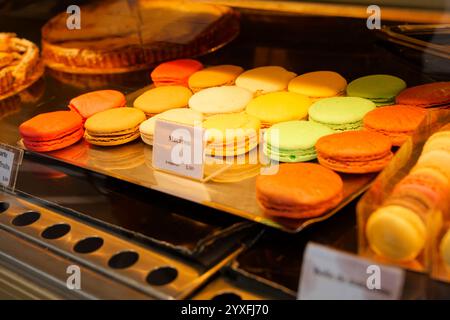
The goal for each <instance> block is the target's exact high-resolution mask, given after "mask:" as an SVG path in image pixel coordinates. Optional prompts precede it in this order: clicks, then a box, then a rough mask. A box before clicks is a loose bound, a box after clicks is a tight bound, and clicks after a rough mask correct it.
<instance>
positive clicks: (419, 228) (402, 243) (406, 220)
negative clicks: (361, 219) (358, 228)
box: [366, 205, 427, 262]
mask: <svg viewBox="0 0 450 320" xmlns="http://www.w3.org/2000/svg"><path fill="white" fill-rule="evenodd" d="M366 237H367V241H368V242H369V245H370V247H371V249H372V250H373V251H374V252H375V253H376V254H378V255H380V256H382V257H385V258H388V259H392V260H394V261H399V262H406V261H411V260H413V259H415V258H416V257H417V256H418V255H419V254H420V252H422V250H423V249H424V247H425V242H426V238H427V230H426V227H425V224H424V222H423V221H422V220H421V219H420V217H419V216H418V215H417V214H416V213H415V212H413V211H412V210H410V209H408V208H405V207H402V206H396V205H388V206H383V207H381V208H379V209H378V210H376V211H375V212H374V213H372V214H371V215H370V217H369V220H368V221H367V225H366Z"/></svg>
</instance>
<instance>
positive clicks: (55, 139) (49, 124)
mask: <svg viewBox="0 0 450 320" xmlns="http://www.w3.org/2000/svg"><path fill="white" fill-rule="evenodd" d="M19 131H20V135H21V136H22V138H23V143H24V145H25V147H27V149H29V150H32V151H37V152H46V151H54V150H59V149H62V148H65V147H68V146H70V145H72V144H74V143H75V142H77V141H78V140H80V139H81V138H82V137H83V134H84V129H83V119H82V118H81V116H80V115H79V114H78V113H76V112H73V111H55V112H48V113H42V114H40V115H37V116H35V117H34V118H31V119H30V120H28V121H25V122H24V123H22V124H21V125H20V127H19Z"/></svg>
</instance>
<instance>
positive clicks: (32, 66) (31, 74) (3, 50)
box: [0, 33, 44, 99]
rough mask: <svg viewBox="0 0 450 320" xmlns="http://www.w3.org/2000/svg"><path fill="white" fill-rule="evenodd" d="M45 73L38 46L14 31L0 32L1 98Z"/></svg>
mask: <svg viewBox="0 0 450 320" xmlns="http://www.w3.org/2000/svg"><path fill="white" fill-rule="evenodd" d="M43 73H44V66H43V64H42V63H41V62H40V60H39V49H38V47H37V46H36V45H35V44H34V43H32V42H31V41H28V40H26V39H20V38H17V37H16V35H15V34H14V33H0V99H5V98H8V97H10V96H12V95H14V94H16V93H18V92H20V91H22V90H24V89H25V88H27V87H29V86H30V85H32V84H33V83H34V82H35V81H37V80H38V79H39V78H40V77H41V76H42V74H43Z"/></svg>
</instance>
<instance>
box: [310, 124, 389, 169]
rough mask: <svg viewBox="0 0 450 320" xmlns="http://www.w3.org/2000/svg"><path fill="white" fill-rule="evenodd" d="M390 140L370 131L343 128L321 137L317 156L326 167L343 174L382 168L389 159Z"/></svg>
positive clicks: (317, 144)
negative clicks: (343, 130) (343, 129)
mask: <svg viewBox="0 0 450 320" xmlns="http://www.w3.org/2000/svg"><path fill="white" fill-rule="evenodd" d="M391 147H392V144H391V141H390V139H389V138H388V137H386V136H383V135H382V134H379V133H375V132H369V131H345V132H340V133H335V134H332V135H328V136H325V137H322V138H320V139H319V140H318V141H317V143H316V152H317V159H318V160H319V163H320V164H321V165H323V166H325V167H327V168H330V169H332V170H335V171H339V172H345V173H369V172H378V171H381V170H382V169H383V168H384V167H385V166H387V165H388V163H389V162H390V161H391V159H392V157H393V154H392V151H391Z"/></svg>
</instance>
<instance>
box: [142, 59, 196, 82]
mask: <svg viewBox="0 0 450 320" xmlns="http://www.w3.org/2000/svg"><path fill="white" fill-rule="evenodd" d="M201 69H203V65H202V63H201V62H200V61H197V60H193V59H178V60H173V61H168V62H164V63H161V64H160V65H159V66H157V67H156V68H155V69H154V70H153V71H152V73H151V75H150V76H151V78H152V81H153V83H154V84H155V86H156V87H160V86H177V85H178V86H185V87H187V86H188V80H189V77H190V76H191V75H192V74H194V73H195V72H197V71H199V70H201Z"/></svg>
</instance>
